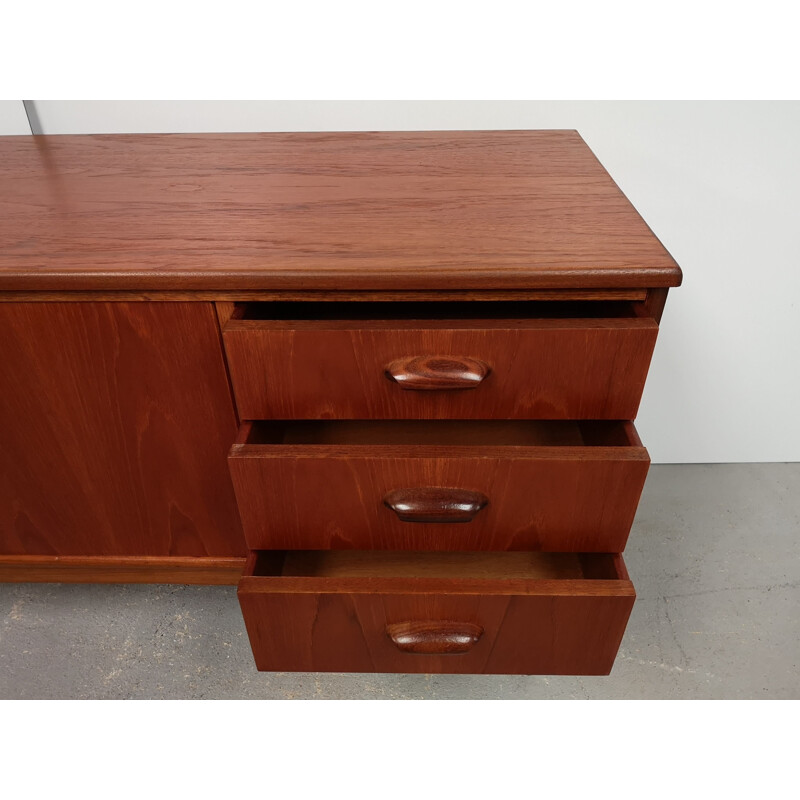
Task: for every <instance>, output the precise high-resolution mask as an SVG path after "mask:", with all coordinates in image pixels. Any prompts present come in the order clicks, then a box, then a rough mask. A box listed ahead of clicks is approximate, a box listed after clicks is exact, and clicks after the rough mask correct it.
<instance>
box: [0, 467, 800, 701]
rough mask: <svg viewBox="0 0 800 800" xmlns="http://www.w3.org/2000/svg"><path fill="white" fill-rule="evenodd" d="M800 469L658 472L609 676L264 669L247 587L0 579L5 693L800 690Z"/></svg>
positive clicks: (630, 553)
mask: <svg viewBox="0 0 800 800" xmlns="http://www.w3.org/2000/svg"><path fill="white" fill-rule="evenodd" d="M798 534H800V464H738V465H691V466H687V465H682V466H658V467H653V468H652V469H651V472H650V475H649V477H648V480H647V486H646V488H645V491H644V496H643V497H642V502H641V505H640V507H639V512H638V514H637V517H636V522H635V524H634V528H633V531H632V532H631V537H630V540H629V543H628V548H627V550H626V551H625V560H626V563H627V565H628V569H629V572H630V573H631V577H632V579H633V581H634V584H635V585H636V589H637V593H638V599H637V601H636V605H635V607H634V610H633V614H632V616H631V620H630V623H629V625H628V630H627V632H626V634H625V638H624V640H623V642H622V647H621V649H620V652H619V655H618V657H617V661H616V664H615V666H614V669H613V671H612V673H611V675H610V676H609V677H604V678H575V677H543V676H542V677H527V676H483V675H480V676H449V675H431V676H427V675H340V674H305V673H269V674H267V673H264V674H262V673H258V672H256V670H255V667H254V665H253V661H252V656H251V654H250V649H249V646H248V642H247V634H246V633H245V630H244V625H243V623H242V619H241V616H240V614H239V608H238V604H237V602H236V590H235V588H234V587H198V586H163V585H162V586H142V585H121V586H102V585H67V584H4V585H0V619H2V623H0V697H1V698H5V699H8V698H282V699H294V698H318V699H323V698H379V699H405V698H408V699H411V698H428V699H445V698H470V699H482V698H496V699H503V698H506V699H523V698H558V699H561V698H798V697H800V670H799V669H798V664H800V535H798Z"/></svg>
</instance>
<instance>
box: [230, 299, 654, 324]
mask: <svg viewBox="0 0 800 800" xmlns="http://www.w3.org/2000/svg"><path fill="white" fill-rule="evenodd" d="M637 316H639V315H638V314H637V307H636V305H634V303H632V302H629V301H624V300H605V301H574V300H573V301H562V300H538V301H537V300H516V301H509V300H496V301H491V300H485V301H479V302H458V301H456V302H437V301H400V302H380V301H377V302H346V301H345V302H335V303H332V302H313V301H310V302H261V303H258V302H251V303H238V304H237V306H236V309H235V310H234V312H233V315H232V317H231V319H233V320H252V321H269V320H275V321H296V322H299V321H304V320H305V321H314V322H319V321H325V320H339V321H351V320H352V321H356V320H386V321H389V320H437V321H442V320H498V319H504V320H508V319H614V318H634V317H637Z"/></svg>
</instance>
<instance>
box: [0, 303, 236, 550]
mask: <svg viewBox="0 0 800 800" xmlns="http://www.w3.org/2000/svg"><path fill="white" fill-rule="evenodd" d="M0 342H1V343H2V344H1V345H0V347H2V352H3V368H2V371H1V372H0V442H2V447H0V475H2V480H0V553H2V554H39V555H71V556H89V555H93V556H137V555H138V556H214V557H223V556H243V555H244V554H245V547H244V540H243V537H242V532H241V525H240V522H239V517H238V513H237V509H236V505H235V498H234V495H233V490H232V487H231V483H230V477H229V475H228V471H227V468H226V465H225V454H226V451H227V450H228V448H229V446H230V442H231V441H232V440H233V438H234V436H235V432H236V420H235V416H234V411H233V404H232V400H231V396H230V392H229V388H228V383H227V377H226V374H225V365H224V362H223V358H222V351H221V343H220V337H219V330H218V326H217V319H216V314H215V311H214V306H213V304H211V303H47V304H39V303H27V304H25V303H19V304H17V303H6V304H1V305H0Z"/></svg>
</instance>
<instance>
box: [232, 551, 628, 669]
mask: <svg viewBox="0 0 800 800" xmlns="http://www.w3.org/2000/svg"><path fill="white" fill-rule="evenodd" d="M430 555H431V554H427V557H428V558H430ZM418 556H419V557H421V558H425V557H426V554H418ZM607 558H608V559H609V560H611V563H612V564H613V565H614V569H613V571H612V572H611V574H606V572H604V571H603V572H600V574H601V576H602V577H599V578H593V577H591V576H590V575H588V576H585V577H583V578H574V579H570V578H567V579H560V578H555V577H553V578H509V579H506V578H504V577H502V576H501V577H492V578H459V577H454V576H452V575H451V576H448V575H446V574H443V575H442V577H427V578H402V577H380V576H372V577H370V576H368V575H364V576H362V577H352V578H347V577H315V576H305V577H284V576H283V575H282V574H281V572H280V567H278V569H276V570H275V572H274V573H273V574H268V571H262V572H261V574H255V572H256V571H257V570H256V568H255V564H256V560H257V559H256V558H253V557H252V556H251V559H250V560H249V561H248V565H249V567H247V568H246V569H245V576H244V577H243V578H242V580H241V582H240V584H239V602H240V604H241V607H242V613H243V615H244V619H245V624H246V626H247V632H248V635H249V637H250V643H251V645H252V648H253V654H254V656H255V660H256V665H257V666H258V668H259V669H260V670H269V671H304V672H305V671H308V672H398V673H462V674H470V673H471V674H474V673H492V674H509V673H510V674H547V675H604V674H608V672H609V671H610V669H611V666H612V664H613V661H614V657H615V656H616V653H617V650H618V648H619V644H620V641H621V639H622V635H623V633H624V630H625V625H626V624H627V620H628V617H629V615H630V612H631V608H632V607H633V602H634V598H635V592H634V590H633V585H632V584H631V583H630V580H629V579H628V576H627V572H626V571H625V568H624V564H623V563H622V558H621V557H620V556H607ZM275 561H276V563H279V561H280V559H279V558H277V559H275ZM436 630H438V631H439V632H440V633H441V634H445V633H446V634H447V636H448V638H449V643H450V645H451V647H450V649H449V652H447V653H445V654H442V651H441V648H437V647H436V646H435V644H433V643H431V642H430V637H431V632H432V631H436ZM478 630H479V631H480V635H479V636H477V637H476V634H477V631H478ZM421 631H422V632H425V633H426V634H427V638H428V640H429V642H428V644H427V645H426V643H425V642H423V641H421V636H420V632H421ZM403 632H405V634H406V635H409V634H410V633H414V632H415V633H416V634H417V636H416V639H415V642H416V646H417V652H413V651H410V650H407V649H405V648H403V647H401V646H398V643H397V642H396V641H394V640H393V638H392V634H394V635H395V636H398V635H403ZM456 633H457V634H458V635H459V636H460V637H461V640H462V644H465V643H463V639H464V637H468V636H470V635H471V636H472V638H473V641H472V642H471V643H470V646H468V647H467V646H461V647H460V648H458V647H453V645H454V644H455V642H454V634H456ZM440 641H441V639H440ZM401 644H402V642H401ZM425 650H427V652H425ZM437 650H438V652H437Z"/></svg>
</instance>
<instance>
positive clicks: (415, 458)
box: [228, 420, 649, 553]
mask: <svg viewBox="0 0 800 800" xmlns="http://www.w3.org/2000/svg"><path fill="white" fill-rule="evenodd" d="M228 464H229V467H230V471H231V477H232V479H233V485H234V489H235V491H236V497H237V500H238V504H239V511H240V514H241V518H242V522H243V525H244V531H245V538H246V540H247V545H248V547H249V548H250V549H252V550H259V549H288V550H304V549H307V550H324V549H340V550H341V549H347V548H350V549H355V550H374V549H377V550H548V551H554V552H559V551H562V552H582V551H585V552H606V553H617V552H621V551H622V550H623V549H624V547H625V543H626V541H627V538H628V534H629V532H630V528H631V524H632V522H633V518H634V515H635V513H636V506H637V504H638V502H639V496H640V494H641V491H642V487H643V485H644V481H645V477H646V475H647V470H648V466H649V457H648V455H647V451H646V450H645V448H644V447H642V443H641V442H640V441H639V437H638V435H637V434H636V430H635V428H634V427H633V424H632V423H630V422H609V421H596V422H589V421H548V422H544V421H535V420H525V421H522V420H473V421H453V420H436V421H423V420H391V421H388V420H384V421H380V420H378V421H374V420H373V421H305V422H296V421H288V422H287V421H283V422H276V421H273V422H257V423H244V424H243V425H242V427H241V429H240V431H239V437H238V439H237V443H236V444H234V445H233V447H232V448H231V450H230V454H229V457H228Z"/></svg>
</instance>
